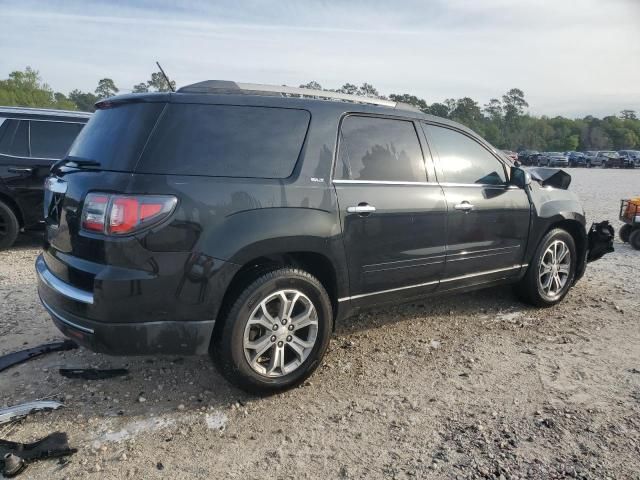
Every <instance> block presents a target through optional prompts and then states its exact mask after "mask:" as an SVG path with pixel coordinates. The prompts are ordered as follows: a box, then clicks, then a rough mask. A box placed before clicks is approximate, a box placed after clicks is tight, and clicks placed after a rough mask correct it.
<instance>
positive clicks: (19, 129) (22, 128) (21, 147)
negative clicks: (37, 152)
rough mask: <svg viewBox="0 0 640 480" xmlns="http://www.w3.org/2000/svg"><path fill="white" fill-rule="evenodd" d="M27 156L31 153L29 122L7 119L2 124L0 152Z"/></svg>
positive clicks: (0, 127)
mask: <svg viewBox="0 0 640 480" xmlns="http://www.w3.org/2000/svg"><path fill="white" fill-rule="evenodd" d="M2 153H4V154H5V155H14V156H16V157H26V156H28V155H29V122H28V121H26V120H16V119H7V120H5V121H4V122H2V125H0V154H2Z"/></svg>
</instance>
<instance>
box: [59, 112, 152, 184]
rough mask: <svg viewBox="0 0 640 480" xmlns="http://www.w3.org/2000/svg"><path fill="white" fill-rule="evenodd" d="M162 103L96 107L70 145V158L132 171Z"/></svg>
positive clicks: (112, 168)
mask: <svg viewBox="0 0 640 480" xmlns="http://www.w3.org/2000/svg"><path fill="white" fill-rule="evenodd" d="M164 105H165V104H164V103H125V104H123V105H117V106H114V107H111V108H106V109H102V110H97V111H96V112H95V113H94V114H93V115H92V116H91V120H89V123H87V125H86V126H85V127H84V128H83V129H82V131H81V132H80V135H78V138H77V139H76V141H75V142H74V143H73V145H72V146H71V150H70V151H69V157H70V158H77V159H82V160H94V161H96V162H99V163H100V167H99V168H101V169H104V170H117V171H132V170H133V169H134V167H135V165H136V163H137V162H138V159H139V158H140V154H141V153H142V149H143V148H144V145H145V143H146V141H147V139H148V138H149V134H150V133H151V129H152V128H153V126H154V125H155V123H156V120H157V118H158V115H159V114H160V112H161V111H162V108H163V107H164Z"/></svg>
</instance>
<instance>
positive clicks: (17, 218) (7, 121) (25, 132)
mask: <svg viewBox="0 0 640 480" xmlns="http://www.w3.org/2000/svg"><path fill="white" fill-rule="evenodd" d="M90 117H91V114H90V113H84V112H68V111H63V110H48V109H39V108H18V107H0V249H3V248H8V247H10V246H11V245H12V244H13V242H14V241H15V239H16V237H17V236H18V233H19V232H20V230H22V229H29V228H33V227H37V226H38V225H41V224H42V219H43V206H42V198H43V191H44V179H45V178H46V177H47V175H49V169H50V168H51V166H52V165H53V164H54V163H55V162H57V161H58V160H60V159H61V158H63V157H64V156H65V155H66V154H67V151H68V150H69V147H70V146H71V144H72V143H73V141H74V140H75V138H76V136H77V135H78V133H80V130H82V127H84V125H85V123H87V121H88V120H89V118H90Z"/></svg>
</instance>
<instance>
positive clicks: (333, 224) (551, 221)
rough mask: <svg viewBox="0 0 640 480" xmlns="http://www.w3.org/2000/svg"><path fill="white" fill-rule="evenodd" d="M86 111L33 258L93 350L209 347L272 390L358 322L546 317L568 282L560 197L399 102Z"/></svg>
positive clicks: (254, 89) (193, 101)
mask: <svg viewBox="0 0 640 480" xmlns="http://www.w3.org/2000/svg"><path fill="white" fill-rule="evenodd" d="M96 106H97V111H96V113H95V114H94V116H93V118H92V119H91V120H90V122H89V123H88V124H87V126H86V128H85V129H84V130H83V131H82V133H81V134H80V136H79V137H78V139H77V140H76V142H75V143H74V144H73V146H72V148H71V151H70V152H69V155H68V156H67V158H66V159H65V161H64V162H62V163H61V164H59V165H58V166H56V168H54V170H53V173H52V176H51V177H50V178H49V179H48V180H47V184H46V199H45V203H46V205H47V206H48V216H47V218H46V224H47V234H46V241H45V247H44V252H43V253H42V255H40V257H39V258H38V259H37V262H36V269H37V272H38V275H39V294H40V297H41V299H42V302H43V304H44V306H45V307H46V309H47V310H48V311H49V312H50V313H51V316H52V318H53V321H54V322H55V324H56V325H57V326H58V328H60V330H62V331H63V332H64V333H65V334H66V335H67V336H69V337H70V338H72V339H74V340H75V341H77V342H78V343H80V344H82V345H85V346H87V347H89V348H90V349H92V350H95V351H99V352H106V353H110V354H154V353H172V354H192V353H206V352H211V354H212V355H213V356H214V357H215V359H216V360H217V365H218V366H219V367H220V369H221V371H222V372H223V373H224V375H226V376H227V377H228V378H229V379H230V380H232V381H234V382H235V383H237V384H238V385H240V386H241V387H243V388H245V389H247V390H250V391H254V392H263V393H264V392H271V391H276V390H281V389H284V388H288V387H291V386H293V385H296V384H299V383H300V382H301V381H302V380H303V379H305V378H306V377H307V376H308V375H310V374H311V372H312V371H313V370H314V369H315V368H316V367H317V366H318V364H319V363H320V361H321V359H322V356H323V354H324V352H325V350H326V348H327V344H328V342H329V337H330V335H331V333H332V331H333V329H334V326H335V324H336V323H337V322H339V321H340V320H341V319H343V318H344V317H346V316H348V315H350V314H353V313H354V312H356V311H357V310H359V309H362V308H368V307H371V306H375V305H381V304H385V303H389V302H399V301H406V300H409V299H411V298H414V297H419V296H423V295H429V294H437V293H443V292H460V293H463V292H468V291H469V290H472V289H476V288H481V287H487V286H490V285H497V284H503V283H515V284H516V286H517V291H518V292H519V294H520V295H521V297H522V298H523V299H524V300H526V301H527V302H530V303H532V304H534V305H538V306H547V305H553V304H555V303H557V302H559V301H560V300H562V298H563V297H564V296H565V295H566V294H567V291H568V290H569V289H570V287H571V286H572V285H573V284H574V282H575V281H576V280H578V279H579V278H580V277H581V276H582V274H583V273H584V270H585V263H586V257H587V253H588V252H587V249H588V237H587V232H586V229H585V217H584V213H583V209H582V206H581V205H580V203H579V201H578V199H577V198H576V196H575V195H574V194H573V193H571V192H569V191H567V190H565V189H561V188H552V187H544V188H543V187H542V186H541V185H540V184H538V183H536V182H532V181H531V178H530V176H529V174H528V173H527V172H525V171H524V170H522V169H519V168H517V167H514V166H512V164H511V163H510V161H509V159H507V158H506V157H505V156H504V155H503V154H502V153H500V152H499V151H497V150H496V149H494V148H493V147H491V145H489V144H487V142H485V141H484V140H483V139H481V138H480V137H478V136H477V135H476V134H475V133H473V132H472V131H470V130H469V129H467V128H465V127H463V126H461V125H459V124H457V123H454V122H451V121H448V120H444V119H442V118H437V117H433V116H429V115H425V114H423V113H421V112H419V111H417V110H414V109H413V108H411V107H409V106H403V105H401V104H396V103H395V102H389V101H386V100H376V99H368V98H360V97H354V96H349V95H341V94H336V93H331V92H320V91H313V90H303V89H295V88H288V87H271V86H264V85H253V84H237V83H234V82H222V81H207V82H202V83H198V84H194V85H191V86H187V87H184V88H182V89H180V90H179V91H178V92H177V93H173V94H162V93H161V94H137V95H123V96H118V97H114V98H111V99H108V100H106V101H102V102H99V103H98V104H97V105H96ZM543 170H545V169H543ZM546 170H550V169H546ZM554 172H558V171H557V170H552V171H551V174H545V175H542V176H540V177H539V178H540V179H546V178H549V177H554V176H555V175H554ZM547 173H548V172H547ZM560 173H561V174H562V172H560ZM562 175H566V174H562ZM543 183H544V182H543ZM567 184H568V182H566V181H565V185H567Z"/></svg>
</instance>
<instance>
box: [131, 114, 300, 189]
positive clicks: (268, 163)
mask: <svg viewBox="0 0 640 480" xmlns="http://www.w3.org/2000/svg"><path fill="white" fill-rule="evenodd" d="M310 117H311V115H310V114H309V112H307V111H306V110H296V109H285V108H270V107H251V106H248V107H247V106H235V105H201V104H198V105H196V104H169V105H168V106H167V110H166V112H165V113H164V115H163V117H162V120H161V121H160V122H159V124H158V127H157V128H156V130H155V132H154V134H153V138H152V139H151V140H150V142H149V146H148V147H147V148H146V150H145V153H144V155H143V158H142V160H141V162H140V164H139V166H138V167H137V168H136V172H143V173H160V174H168V175H204V176H219V177H248V178H287V177H289V176H290V175H291V174H292V172H293V169H294V167H295V165H296V162H297V160H298V156H299V155H300V150H301V148H302V144H303V143H304V139H305V136H306V133H307V128H308V126H309V120H310Z"/></svg>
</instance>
